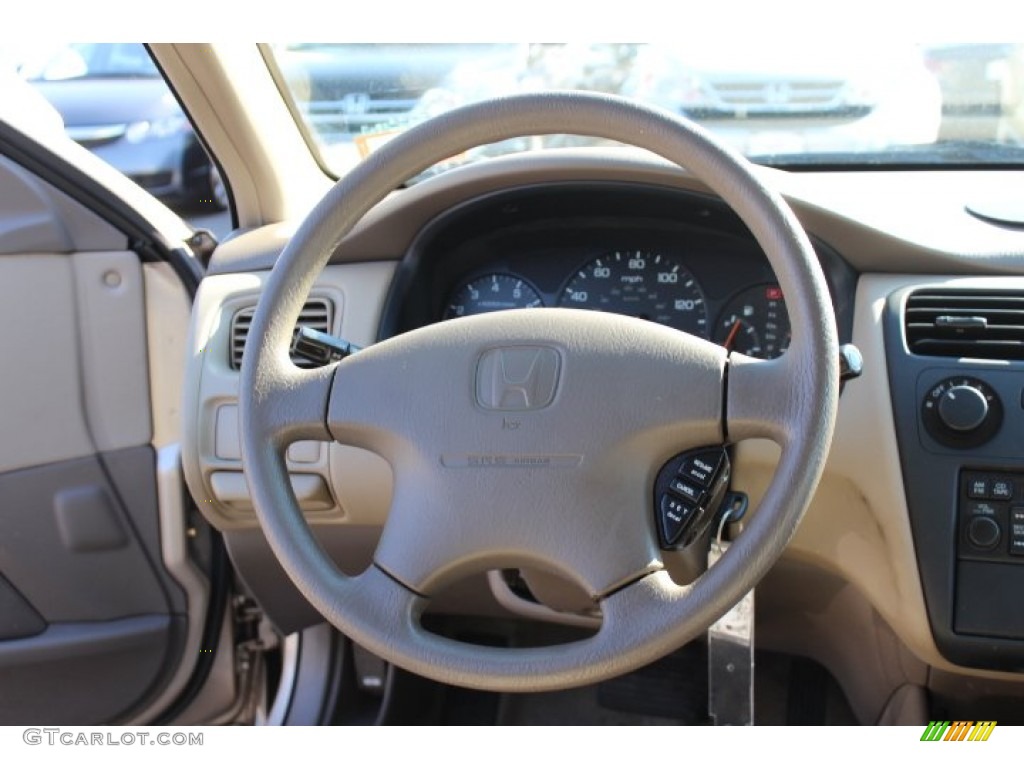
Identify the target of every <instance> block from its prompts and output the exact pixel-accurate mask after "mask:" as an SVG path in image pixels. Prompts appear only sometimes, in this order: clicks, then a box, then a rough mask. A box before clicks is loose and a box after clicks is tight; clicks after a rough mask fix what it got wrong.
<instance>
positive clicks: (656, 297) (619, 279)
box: [559, 251, 708, 338]
mask: <svg viewBox="0 0 1024 768" xmlns="http://www.w3.org/2000/svg"><path fill="white" fill-rule="evenodd" d="M559 305H560V306H563V307H575V308H577V309H597V310H601V311H604V312H616V313H618V314H620V315H632V316H633V317H639V318H641V319H643V320H651V321H652V322H655V323H661V324H662V325H668V326H671V327H672V328H677V329H679V330H680V331H686V332H687V333H692V334H693V335H695V336H702V337H704V338H707V337H708V313H707V307H706V306H705V304H704V294H703V292H702V291H701V289H700V286H699V285H698V284H697V281H696V280H695V279H694V277H693V275H691V274H690V273H689V272H688V271H687V270H686V268H685V267H683V266H682V265H681V264H679V263H678V262H677V261H676V260H675V259H672V258H670V257H667V256H662V255H661V254H658V253H654V252H652V251H614V252H613V253H609V254H606V255H604V256H601V257H600V258H598V259H594V260H593V261H591V262H589V263H587V264H586V265H585V266H583V267H582V268H581V269H580V270H579V271H578V272H577V273H576V275H575V276H574V277H573V278H572V280H570V281H569V284H568V285H567V286H566V287H565V291H564V292H563V294H562V298H561V301H560V302H559Z"/></svg>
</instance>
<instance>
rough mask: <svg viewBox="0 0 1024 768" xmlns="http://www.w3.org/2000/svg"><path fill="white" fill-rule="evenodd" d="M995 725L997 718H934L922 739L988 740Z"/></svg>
mask: <svg viewBox="0 0 1024 768" xmlns="http://www.w3.org/2000/svg"><path fill="white" fill-rule="evenodd" d="M995 727H996V721H995V720H979V721H977V722H975V721H974V720H955V721H953V722H952V723H951V722H950V721H949V720H932V721H931V722H930V723H928V727H927V728H925V729H924V733H923V734H921V741H988V737H989V736H991V735H992V731H994V730H995Z"/></svg>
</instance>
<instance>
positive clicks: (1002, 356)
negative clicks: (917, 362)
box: [904, 288, 1024, 360]
mask: <svg viewBox="0 0 1024 768" xmlns="http://www.w3.org/2000/svg"><path fill="white" fill-rule="evenodd" d="M904 327H905V330H906V334H907V345H908V346H909V347H910V351H911V352H912V353H913V354H915V355H932V356H936V357H974V358H984V359H990V360H1024V291H997V290H971V289H962V288H960V289H957V288H929V289H926V290H922V291H915V292H914V293H912V294H910V296H909V297H908V298H907V309H906V314H905V316H904Z"/></svg>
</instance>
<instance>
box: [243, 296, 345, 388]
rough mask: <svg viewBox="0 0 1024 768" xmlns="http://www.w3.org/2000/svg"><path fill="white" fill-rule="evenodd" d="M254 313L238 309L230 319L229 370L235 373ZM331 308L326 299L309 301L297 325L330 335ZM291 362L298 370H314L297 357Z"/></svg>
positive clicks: (250, 309) (246, 309) (308, 362)
mask: <svg viewBox="0 0 1024 768" xmlns="http://www.w3.org/2000/svg"><path fill="white" fill-rule="evenodd" d="M255 313H256V307H246V308H245V309H240V310H238V311H237V312H236V313H235V316H234V317H233V318H231V345H230V346H231V349H230V353H229V354H230V358H229V359H230V364H231V370H233V371H237V370H240V369H241V367H242V350H243V349H245V340H246V338H247V337H248V336H249V326H250V325H252V317H253V315H254V314H255ZM332 313H333V307H332V306H331V302H329V301H328V300H327V299H310V300H309V301H307V302H306V303H305V305H303V307H302V312H301V313H300V314H299V322H298V325H305V326H307V327H309V328H313V329H315V330H318V331H322V332H323V333H331V326H332V322H331V320H332V318H331V315H332ZM292 362H293V363H295V364H296V365H297V366H298V367H299V368H315V367H316V364H315V363H311V362H310V361H309V360H305V359H303V358H299V357H294V356H293V357H292Z"/></svg>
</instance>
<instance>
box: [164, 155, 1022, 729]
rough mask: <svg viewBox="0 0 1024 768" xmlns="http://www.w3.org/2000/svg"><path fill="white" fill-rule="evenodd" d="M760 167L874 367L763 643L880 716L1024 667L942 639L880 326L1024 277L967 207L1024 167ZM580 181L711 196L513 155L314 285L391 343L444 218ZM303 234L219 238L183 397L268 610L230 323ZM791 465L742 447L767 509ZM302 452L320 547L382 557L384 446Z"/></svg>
mask: <svg viewBox="0 0 1024 768" xmlns="http://www.w3.org/2000/svg"><path fill="white" fill-rule="evenodd" d="M763 173H764V175H765V177H766V180H767V181H768V182H769V183H772V184H774V185H775V186H776V187H777V188H779V189H780V190H781V191H782V192H783V194H784V195H785V196H786V197H787V199H788V201H789V202H790V204H791V205H792V206H793V208H794V210H795V212H796V213H797V216H798V217H799V218H800V220H801V221H802V223H803V224H804V226H805V227H806V228H807V229H808V231H809V232H810V233H811V234H813V235H814V236H815V237H816V238H818V239H820V240H821V241H823V242H825V243H827V244H828V245H829V246H831V247H832V248H833V249H835V250H836V251H837V252H838V253H839V254H840V255H841V256H842V258H843V259H844V260H845V261H846V262H847V263H848V264H849V265H850V267H852V269H853V270H854V271H855V272H856V273H858V275H859V277H858V279H857V283H856V290H855V297H854V303H853V323H852V334H851V340H852V342H853V343H854V344H856V345H857V346H858V347H859V349H860V351H861V353H862V354H863V357H864V375H863V376H862V377H861V378H860V379H858V380H855V381H853V382H851V383H850V384H849V386H847V388H846V390H845V392H844V393H843V395H842V398H841V400H840V407H839V417H838V422H837V426H836V433H835V439H834V442H833V446H832V450H831V453H830V456H829V461H828V466H827V470H826V474H825V476H824V478H823V480H822V483H821V485H820V486H819V489H818V492H817V495H816V497H815V499H814V502H813V503H812V505H811V507H810V509H809V511H808V513H807V516H806V517H805V519H804V522H803V523H802V525H801V527H800V529H799V530H798V532H797V534H796V536H795V538H794V539H793V541H792V542H791V544H790V546H789V549H788V553H787V556H786V557H785V558H784V560H783V561H782V562H781V563H780V564H779V566H777V568H776V571H775V572H774V573H773V575H772V576H771V577H769V579H768V580H767V581H766V582H765V584H764V595H763V598H762V599H761V602H760V606H761V609H760V610H761V613H760V616H759V624H758V627H759V629H758V631H759V633H760V637H761V639H762V641H763V642H764V643H765V644H767V645H769V646H771V645H776V646H779V647H785V648H787V649H790V650H791V651H799V652H803V653H807V654H808V655H811V656H812V657H815V658H817V659H818V660H819V661H821V662H822V663H825V664H826V666H828V667H829V668H830V669H831V670H832V671H833V673H834V674H836V676H837V677H838V678H839V679H840V682H842V683H843V685H844V687H845V688H846V689H847V691H848V692H849V693H850V697H851V703H852V704H853V705H854V708H855V710H857V711H858V712H859V713H860V714H862V715H864V716H865V717H868V716H873V714H877V712H878V711H880V709H881V707H882V705H883V704H884V702H883V701H879V697H880V696H881V695H882V694H881V693H880V691H891V690H893V689H894V688H896V687H898V685H900V684H901V682H907V681H909V682H917V683H922V684H923V683H924V681H925V680H926V679H927V677H928V675H929V674H930V672H929V670H943V671H944V672H945V673H949V674H952V675H959V674H965V675H970V676H973V677H976V678H988V679H992V680H1004V681H1018V682H1024V676H1016V675H1013V674H1012V673H1010V672H1006V671H995V670H979V669H966V668H964V667H961V666H958V665H955V664H953V663H951V662H949V661H947V660H946V659H945V658H944V657H943V655H942V654H941V653H940V652H939V650H938V648H937V647H936V643H935V641H934V638H933V634H932V631H931V628H930V625H929V618H928V612H927V606H926V601H925V596H924V592H923V590H922V581H921V576H920V573H919V569H918V553H917V552H916V550H915V541H914V536H913V534H912V527H911V522H910V514H909V512H908V506H907V498H906V493H905V485H904V477H903V471H902V469H901V456H900V451H899V448H898V445H899V443H898V440H897V434H896V427H895V423H894V416H893V408H892V405H891V402H892V396H891V391H890V378H889V375H888V370H887V355H886V348H885V340H884V336H883V319H884V318H883V316H884V313H885V309H886V303H887V299H888V297H889V296H890V294H892V293H893V292H894V291H897V290H898V289H901V288H905V287H908V286H916V285H923V284H929V285H935V284H940V285H948V286H954V287H960V288H978V287H981V288H996V289H1000V290H1002V289H1008V290H1016V291H1021V292H1024V278H1019V277H1013V276H1012V275H1014V274H1024V231H1022V230H1019V229H1018V230H1013V229H1010V228H1006V227H999V226H994V225H992V224H989V223H986V222H983V221H980V220H978V219H976V218H974V217H972V216H970V215H969V214H968V213H966V211H965V210H964V206H965V205H966V204H967V203H968V202H969V201H970V200H971V199H973V198H975V197H977V196H983V195H996V194H1005V193H1006V192H1005V190H1006V189H1008V188H1009V185H1016V187H1017V189H1018V190H1019V189H1020V188H1022V187H1024V174H1022V173H1020V172H1006V173H1000V174H992V173H982V172H973V171H964V172H936V171H929V172H922V173H886V172H864V173H843V174H827V173H826V174H821V173H806V174H797V173H784V172H780V171H771V170H765V171H764V172H763ZM567 180H571V181H594V180H605V181H619V182H630V183H634V184H646V185H657V186H662V187H670V188H674V189H682V190H691V191H696V192H704V190H703V189H702V188H701V187H700V186H699V185H698V184H697V182H695V181H694V180H693V179H692V178H690V177H688V176H687V175H685V174H683V173H682V172H680V171H678V170H675V169H673V168H672V167H670V166H667V165H665V164H663V163H661V162H660V161H657V160H655V159H652V158H651V157H650V156H647V155H645V154H642V153H636V152H623V153H621V154H620V153H617V152H614V151H613V152H608V151H603V152H592V151H571V152H566V153H545V155H543V156H540V155H538V156H525V157H520V158H511V159H500V160H495V161H491V162H485V163H480V164H479V165H477V166H471V167H468V168H465V169H460V170H457V171H453V172H449V173H446V174H444V175H442V176H440V177H437V178H435V179H432V180H429V181H427V182H423V183H421V184H418V185H415V186H413V187H411V188H409V189H405V190H399V191H397V192H395V193H394V194H393V195H392V196H391V197H390V198H389V199H387V200H386V201H385V202H384V203H382V204H381V205H380V206H378V207H377V209H375V210H374V211H372V212H371V214H370V215H369V216H368V217H367V218H366V219H365V220H364V221H363V222H362V223H361V224H360V225H359V226H358V227H357V229H356V230H355V231H354V232H353V233H352V234H351V235H350V236H349V237H347V238H346V239H345V241H344V242H343V243H342V244H341V245H340V247H339V248H338V250H337V252H336V253H335V254H334V256H333V257H332V261H331V264H330V265H329V266H328V267H327V268H326V269H325V270H324V272H323V274H322V275H321V277H320V279H319V280H318V282H317V284H316V287H315V289H314V292H313V297H316V298H320V299H323V300H325V301H327V302H328V303H329V305H330V307H331V308H332V311H333V314H332V317H331V324H330V332H332V333H334V334H335V335H338V336H341V337H343V338H345V339H347V340H349V341H352V342H354V343H356V344H360V345H366V344H371V343H373V342H374V341H375V340H376V338H377V330H378V324H379V322H380V319H381V314H382V312H383V311H384V307H385V302H386V299H387V295H388V291H389V287H390V285H391V283H392V279H393V276H394V275H395V270H396V267H397V266H398V265H399V262H400V260H401V259H402V258H403V256H404V255H405V254H406V253H407V251H408V249H409V248H410V245H411V243H412V242H413V241H414V240H415V238H416V237H417V235H418V234H419V232H420V231H421V230H422V229H423V227H425V226H426V225H428V224H429V223H430V222H431V221H433V220H434V219H435V218H436V217H437V216H438V215H440V214H442V213H444V212H445V211H447V210H449V209H452V208H455V207H457V206H459V205H461V204H463V203H465V202H466V201H468V200H471V199H475V198H478V197H480V196H483V195H487V194H489V193H492V192H494V191H497V190H500V189H506V188H509V187H515V186H524V185H537V184H545V183H551V182H560V181H567ZM288 235H289V229H288V227H285V226H278V227H264V228H260V229H256V230H253V231H250V232H246V233H242V234H238V235H236V236H234V237H232V238H231V239H230V240H228V241H227V242H225V243H224V244H222V245H221V246H220V248H219V249H218V251H217V253H216V255H215V257H214V261H213V263H212V264H211V269H210V274H209V275H208V276H207V277H206V278H205V279H204V281H203V283H202V285H201V287H200V290H199V293H198V296H197V298H196V302H195V306H194V310H193V317H192V327H191V335H190V339H189V342H188V362H187V373H186V386H185V404H184V410H183V417H184V421H183V445H184V451H183V461H184V467H185V473H186V477H187V481H188V484H189V487H190V490H191V491H192V495H193V497H194V498H195V499H196V500H197V501H198V503H199V505H200V507H201V510H202V512H203V513H204V514H205V516H206V517H207V518H208V519H209V520H210V521H211V523H213V525H215V526H216V527H217V528H219V529H220V530H221V531H223V532H225V535H226V538H227V540H228V545H229V550H230V551H232V555H233V556H234V557H235V559H236V565H239V567H240V570H241V571H242V576H243V578H244V579H246V580H247V583H248V584H249V586H250V588H253V589H254V590H255V591H260V590H262V591H263V593H264V595H265V602H268V603H269V604H270V605H271V606H273V605H274V604H275V603H276V604H282V603H285V602H287V600H300V599H299V598H298V597H297V594H296V593H295V592H294V591H292V590H291V587H290V585H288V584H287V582H286V581H285V580H286V577H285V576H284V574H283V572H282V571H280V569H279V567H278V566H277V565H276V562H274V561H273V559H272V555H271V554H270V551H269V548H267V547H266V545H265V542H262V541H261V539H262V537H261V535H260V534H259V532H258V526H257V523H256V518H255V516H254V514H253V513H252V511H251V502H250V501H249V500H248V493H247V489H246V484H245V480H244V473H243V469H242V464H241V460H240V452H239V450H238V415H237V388H238V372H237V370H233V369H232V367H231V355H230V351H231V344H232V343H233V342H232V324H233V319H234V318H235V317H236V315H237V314H238V312H239V311H241V310H245V309H246V308H249V307H252V306H254V305H255V303H256V301H257V300H258V297H259V294H260V288H261V285H262V284H263V282H264V281H265V279H266V276H267V274H268V270H269V268H270V267H271V266H272V263H273V259H274V258H275V257H276V255H277V254H278V253H279V252H280V250H281V249H282V248H283V246H284V245H285V243H286V242H287V238H288ZM774 461H775V448H774V446H773V445H771V444H767V443H761V442H757V443H744V444H740V445H739V446H737V449H736V457H735V471H734V478H733V487H734V488H736V489H738V490H742V491H745V492H747V493H748V494H749V495H750V497H751V502H752V507H753V508H754V509H755V510H756V503H757V499H758V498H759V494H760V493H761V492H762V490H763V489H764V488H765V487H766V485H767V483H768V481H769V479H770V477H771V473H772V468H773V465H774ZM288 467H289V471H290V472H291V473H292V479H293V487H294V489H295V491H296V495H297V498H298V499H299V501H300V505H301V506H302V508H303V509H304V511H305V512H306V514H307V519H308V521H309V523H310V524H311V525H312V526H313V527H314V529H315V530H316V531H317V533H318V536H319V537H320V540H321V543H322V544H323V545H324V546H325V547H326V548H327V549H328V550H329V551H330V553H331V554H332V556H334V557H335V559H336V560H338V561H339V564H341V565H342V567H343V568H346V569H349V570H352V569H358V568H359V567H360V566H361V565H362V564H365V562H367V561H368V558H369V557H371V556H372V547H373V542H374V537H373V532H374V530H375V529H378V528H379V526H380V525H381V523H382V521H383V520H384V519H385V517H386V515H387V509H388V506H389V502H390V486H391V469H390V467H389V466H388V465H387V464H386V463H385V462H384V461H383V460H382V459H380V458H378V457H376V456H373V455H372V454H368V453H366V452H363V451H359V450H356V449H352V448H346V447H343V446H340V445H336V444H331V445H327V444H307V445H303V444H296V445H294V446H293V447H292V448H291V449H290V451H289V455H288ZM348 532H351V535H349V534H348ZM1019 567H1021V568H1024V564H1022V565H1021V566H1019ZM278 582H280V583H278ZM481 589H482V590H483V591H486V589H485V588H484V587H482V586H481ZM760 592H761V590H760V589H759V594H760ZM264 595H261V597H263V596H264ZM497 597H498V599H494V596H493V595H483V596H481V595H475V596H472V597H470V598H467V600H466V601H465V602H463V603H461V604H460V607H459V610H465V611H467V612H473V611H477V610H479V611H481V612H491V613H497V614H501V613H505V614H507V612H508V611H509V610H510V608H511V610H512V611H513V612H515V604H514V603H511V604H510V603H509V602H508V601H502V600H501V599H500V598H501V596H500V595H499V596H497ZM300 602H301V600H300ZM271 615H272V617H273V609H272V610H271ZM530 615H531V616H533V617H534V618H537V617H538V616H537V615H536V614H535V613H534V614H530ZM539 617H540V618H544V617H543V616H542V615H541V616H539ZM274 618H276V620H277V621H278V622H279V624H280V625H282V626H284V627H291V628H294V627H297V626H300V625H302V624H303V623H308V622H309V621H311V617H310V615H309V614H308V613H303V612H296V611H295V610H292V609H284V608H282V609H281V611H280V614H279V615H278V616H277V617H274Z"/></svg>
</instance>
